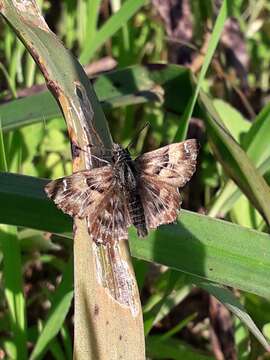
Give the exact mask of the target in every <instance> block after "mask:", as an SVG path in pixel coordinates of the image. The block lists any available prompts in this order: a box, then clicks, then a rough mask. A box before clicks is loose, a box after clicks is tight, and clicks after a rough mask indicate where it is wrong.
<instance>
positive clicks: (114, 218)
mask: <svg viewBox="0 0 270 360" xmlns="http://www.w3.org/2000/svg"><path fill="white" fill-rule="evenodd" d="M87 224H88V229H89V233H90V235H91V236H92V239H93V240H94V241H95V242H96V243H97V244H103V245H106V244H113V243H114V242H115V241H119V240H127V239H128V232H127V227H128V226H129V225H130V224H131V222H130V217H129V213H128V209H127V206H126V202H125V199H124V195H123V192H121V191H120V189H119V188H118V184H117V183H116V182H115V183H114V185H113V186H112V188H111V189H110V192H109V193H108V194H106V196H105V197H104V199H103V201H102V203H101V204H100V206H99V209H98V211H96V212H95V213H92V214H90V215H89V216H87Z"/></svg>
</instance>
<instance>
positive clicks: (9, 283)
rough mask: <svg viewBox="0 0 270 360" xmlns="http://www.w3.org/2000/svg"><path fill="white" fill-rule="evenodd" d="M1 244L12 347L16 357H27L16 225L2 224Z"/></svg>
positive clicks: (0, 227) (19, 251)
mask: <svg viewBox="0 0 270 360" xmlns="http://www.w3.org/2000/svg"><path fill="white" fill-rule="evenodd" d="M0 246H1V250H2V252H3V257H4V269H3V276H4V283H5V297H6V301H7V305H8V309H9V317H10V323H11V331H12V333H13V341H14V342H13V345H14V346H12V349H13V350H14V351H13V353H14V352H15V357H14V360H15V359H18V358H20V359H22V360H23V359H27V345H26V331H27V327H26V317H25V300H24V294H23V284H22V263H21V250H20V245H19V240H18V237H17V228H16V227H15V226H6V225H0Z"/></svg>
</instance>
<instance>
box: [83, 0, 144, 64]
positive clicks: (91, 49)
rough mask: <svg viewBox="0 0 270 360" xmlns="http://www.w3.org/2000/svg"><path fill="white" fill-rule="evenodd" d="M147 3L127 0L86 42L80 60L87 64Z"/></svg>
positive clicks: (139, 0) (141, 0) (142, 0)
mask: <svg viewBox="0 0 270 360" xmlns="http://www.w3.org/2000/svg"><path fill="white" fill-rule="evenodd" d="M145 3H146V1H145V0H127V1H125V3H124V4H123V5H122V7H121V9H120V10H119V11H118V12H117V13H116V14H114V15H113V16H111V17H110V18H109V19H108V20H107V21H106V23H105V24H104V25H102V27H101V28H100V29H99V30H98V31H97V32H96V34H95V37H94V38H93V41H92V42H88V41H87V42H86V44H85V48H84V49H83V50H82V53H81V56H80V62H81V63H82V64H87V63H88V62H89V60H91V59H92V57H93V56H94V54H95V52H96V51H97V50H98V49H99V48H100V47H101V46H102V45H103V44H104V43H105V42H106V41H107V40H108V39H109V38H111V37H112V36H113V35H114V34H115V33H116V32H117V31H118V30H119V29H120V28H121V27H122V26H123V24H124V23H126V22H127V21H128V20H129V19H130V18H131V17H132V16H133V15H134V14H135V13H136V12H137V11H138V10H139V9H140V7H142V6H143V5H144V4H145Z"/></svg>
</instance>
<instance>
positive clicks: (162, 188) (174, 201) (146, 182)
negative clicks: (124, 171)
mask: <svg viewBox="0 0 270 360" xmlns="http://www.w3.org/2000/svg"><path fill="white" fill-rule="evenodd" d="M197 154H198V144H197V141H196V140H195V139H190V140H186V141H184V142H181V143H176V144H171V145H167V146H164V147H162V148H160V149H158V150H154V151H151V152H149V153H146V154H143V155H141V156H139V157H138V158H137V159H136V160H135V164H136V167H137V170H138V173H139V191H140V194H141V199H142V203H143V208H144V213H145V219H146V225H147V227H148V228H156V227H157V226H159V225H161V224H168V223H171V222H174V221H175V219H176V217H177V214H178V212H179V209H180V205H181V195H180V193H179V188H181V187H183V186H184V185H185V184H186V183H187V182H188V181H189V180H190V178H191V177H192V175H193V174H194V172H195V170H196V158H197Z"/></svg>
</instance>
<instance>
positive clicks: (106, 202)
mask: <svg viewBox="0 0 270 360" xmlns="http://www.w3.org/2000/svg"><path fill="white" fill-rule="evenodd" d="M198 149H199V146H198V143H197V141H196V140H195V139H189V140H186V141H183V142H180V143H175V144H170V145H167V146H164V147H161V148H159V149H157V150H154V151H150V152H147V153H145V154H142V155H140V156H138V157H137V158H136V159H135V160H132V158H131V155H130V153H129V151H128V149H124V148H123V147H122V146H121V145H119V144H116V143H114V144H113V146H112V151H111V159H110V162H106V165H104V166H100V167H96V168H93V169H91V170H84V171H79V172H76V173H74V174H72V175H70V176H67V177H63V178H61V179H57V180H54V181H51V182H49V183H48V184H47V185H46V186H45V192H46V193H47V195H48V197H49V198H51V199H52V200H53V201H54V202H55V204H56V205H57V207H58V208H60V209H61V210H62V211H63V212H64V213H66V214H69V215H70V216H72V217H75V218H79V219H86V221H87V227H88V232H89V234H90V235H91V237H92V239H93V241H94V242H95V243H96V244H103V245H106V244H113V243H114V242H116V241H119V240H123V239H128V232H127V229H128V227H129V226H130V225H132V224H133V225H134V226H135V227H136V229H137V233H138V236H139V237H144V236H146V235H147V234H148V230H149V229H155V228H157V227H158V226H159V225H161V224H169V223H172V222H174V221H175V220H176V217H177V215H178V212H179V210H180V205H181V202H182V200H181V195H180V192H179V189H180V188H182V187H183V186H184V185H185V184H186V183H187V182H188V181H189V180H190V178H191V177H192V175H193V174H194V172H195V170H196V159H197V154H198Z"/></svg>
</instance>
